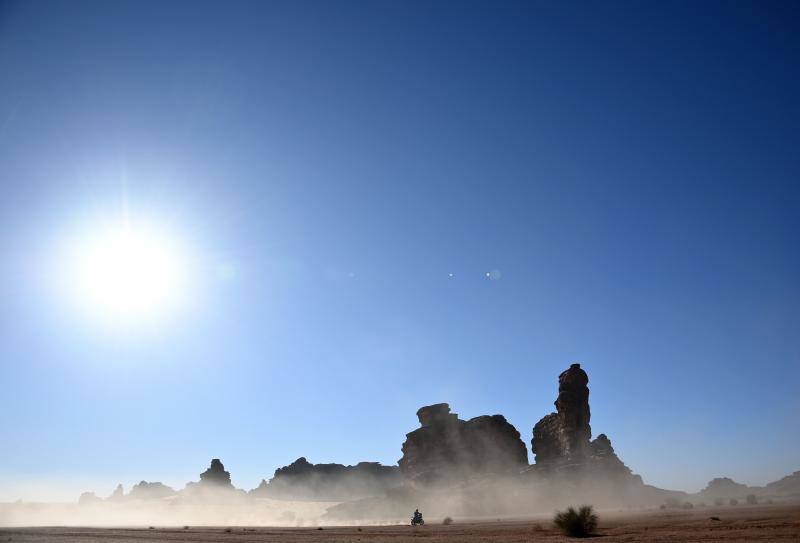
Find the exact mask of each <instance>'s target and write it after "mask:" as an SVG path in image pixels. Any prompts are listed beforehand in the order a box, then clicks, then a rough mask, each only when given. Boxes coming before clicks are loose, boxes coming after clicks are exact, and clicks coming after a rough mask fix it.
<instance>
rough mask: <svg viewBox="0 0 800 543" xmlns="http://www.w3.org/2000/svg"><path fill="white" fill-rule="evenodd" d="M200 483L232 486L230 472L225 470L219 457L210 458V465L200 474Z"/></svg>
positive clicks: (223, 486)
mask: <svg viewBox="0 0 800 543" xmlns="http://www.w3.org/2000/svg"><path fill="white" fill-rule="evenodd" d="M200 485H202V486H205V487H221V488H233V484H231V474H230V473H229V472H227V471H225V466H223V465H222V462H221V461H220V459H219V458H214V459H212V460H211V466H210V467H209V468H208V469H207V470H205V471H204V472H203V473H201V474H200Z"/></svg>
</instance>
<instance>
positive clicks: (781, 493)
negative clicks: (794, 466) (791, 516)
mask: <svg viewBox="0 0 800 543" xmlns="http://www.w3.org/2000/svg"><path fill="white" fill-rule="evenodd" d="M759 493H760V494H761V495H762V496H768V497H776V498H800V471H795V472H794V473H792V474H791V475H787V476H786V477H784V478H782V479H779V480H777V481H773V482H771V483H769V484H768V485H767V486H765V487H764V488H762V489H760V491H759Z"/></svg>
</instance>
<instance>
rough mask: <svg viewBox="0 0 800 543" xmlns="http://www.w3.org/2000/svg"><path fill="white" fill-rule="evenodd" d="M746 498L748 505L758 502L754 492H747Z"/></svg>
mask: <svg viewBox="0 0 800 543" xmlns="http://www.w3.org/2000/svg"><path fill="white" fill-rule="evenodd" d="M746 500H747V503H749V504H750V505H755V504H757V503H758V498H756V495H755V494H748V495H747V498H746Z"/></svg>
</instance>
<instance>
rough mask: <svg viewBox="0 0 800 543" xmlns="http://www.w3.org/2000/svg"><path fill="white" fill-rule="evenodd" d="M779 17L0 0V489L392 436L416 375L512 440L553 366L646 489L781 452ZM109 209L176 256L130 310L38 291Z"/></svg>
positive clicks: (272, 463) (795, 234) (464, 5)
mask: <svg viewBox="0 0 800 543" xmlns="http://www.w3.org/2000/svg"><path fill="white" fill-rule="evenodd" d="M798 36H800V11H799V10H798V4H797V3H792V2H788V3H785V4H783V3H780V2H750V3H748V2H723V3H720V4H715V3H713V2H677V3H672V2H650V3H644V2H629V3H628V2H613V3H608V2H594V3H583V2H582V3H576V4H573V5H567V4H565V3H561V2H547V3H538V2H525V3H520V4H516V3H511V2H481V3H476V2H459V3H444V2H436V3H430V2H421V3H414V2H366V3H351V2H313V3H304V2H294V1H292V2H285V3H282V2H252V3H247V2H218V3H216V4H211V3H206V4H203V3H198V2H185V3H182V2H150V3H148V2H138V1H137V2H52V3H49V2H35V1H34V2H10V3H9V2H2V3H0V190H1V191H2V192H0V250H1V251H2V253H0V254H2V264H0V300H2V306H1V307H2V308H1V309H0V364H2V394H0V440H2V446H0V499H3V500H5V499H16V498H18V497H25V498H29V499H30V498H34V497H39V498H42V499H50V498H56V497H64V498H70V499H72V498H76V497H77V494H76V493H77V492H78V491H80V490H89V489H93V490H97V491H98V492H99V493H101V494H104V493H107V492H110V491H111V490H112V489H113V486H114V485H115V484H116V483H117V482H123V483H125V484H126V485H130V484H131V483H133V482H137V481H139V480H140V479H147V480H161V481H164V482H166V483H168V484H172V485H175V486H179V487H182V485H183V484H184V483H185V482H186V481H189V480H191V479H196V478H197V474H198V473H199V472H200V471H202V470H203V469H205V467H206V465H207V463H208V461H209V460H210V458H212V457H220V458H222V459H223V461H224V463H225V465H226V467H227V468H228V469H229V470H230V471H231V472H232V475H233V480H234V483H235V484H236V485H237V486H240V487H243V488H252V487H254V486H256V485H257V484H258V482H259V481H260V479H261V478H262V477H269V476H270V475H271V474H272V472H273V470H274V469H275V468H276V467H278V466H281V465H285V464H287V463H289V462H291V461H292V460H294V459H295V458H297V457H299V456H306V457H308V458H309V460H310V461H312V462H343V463H354V462H358V461H360V460H376V461H381V462H384V463H394V462H395V461H396V460H397V459H398V458H399V457H400V445H401V443H402V442H403V439H404V434H405V433H406V432H409V431H411V430H413V429H414V428H416V427H417V421H416V417H415V411H416V409H417V408H418V407H420V406H422V405H426V404H430V403H434V402H441V401H446V402H449V403H450V404H451V406H452V407H453V409H454V411H456V412H458V413H459V414H461V415H462V417H464V418H469V417H474V416H478V415H482V414H494V413H502V414H504V415H505V416H506V417H507V418H508V419H509V421H510V422H511V423H513V424H514V425H515V426H516V427H517V428H518V429H519V431H520V432H521V433H522V436H523V439H524V440H525V441H526V443H527V444H528V445H530V443H529V442H530V438H531V428H532V426H533V425H534V424H535V423H536V421H537V420H539V418H541V417H542V416H544V415H545V414H547V413H549V412H550V411H551V410H552V402H553V400H554V399H555V397H556V394H557V383H556V378H557V375H558V373H559V372H560V371H561V370H563V369H564V368H566V367H567V366H568V365H569V363H571V362H574V361H580V362H581V363H582V364H583V366H584V367H585V368H586V370H587V371H588V372H589V376H590V380H591V382H590V388H591V406H592V414H593V417H592V427H593V430H594V433H595V435H596V434H599V433H601V432H603V433H606V434H608V435H609V436H610V438H611V439H612V442H613V443H614V446H615V448H616V449H617V451H618V453H619V454H620V456H621V457H622V459H623V460H624V461H625V462H626V463H627V464H628V465H629V466H630V467H632V468H633V469H634V471H636V472H637V473H640V474H641V475H642V476H643V477H644V478H645V480H646V481H647V482H649V483H652V484H656V485H659V486H662V487H668V488H678V489H686V490H697V489H699V488H701V487H702V486H704V484H705V482H706V481H707V480H709V479H710V478H712V477H715V476H722V475H726V476H731V477H734V478H735V479H737V480H740V481H742V482H746V483H751V484H763V483H766V482H767V481H770V480H774V479H777V478H779V477H780V476H782V475H785V474H787V473H790V472H792V471H794V470H797V469H800V423H799V422H798V418H797V416H798V413H800V394H798V392H799V391H800V243H798V241H799V240H798V238H799V237H800V236H799V234H800V183H799V182H798V180H799V179H800V159H799V158H798V157H799V156H800V154H798V151H799V150H800V133H798V126H800V107H799V105H798V96H800V79H798V67H800V62H799V61H800V41H799V40H800V38H798ZM123 204H124V206H125V207H126V208H127V213H128V214H129V215H130V216H131V217H134V218H141V217H146V218H148V220H153V221H155V222H157V223H159V224H161V225H166V228H167V229H168V230H169V232H170V233H171V234H172V235H174V236H175V237H176V238H177V239H180V240H181V243H182V246H183V247H184V248H185V250H186V252H187V254H191V255H192V256H191V258H190V266H189V269H190V274H191V283H192V285H193V287H192V291H191V292H192V300H191V303H186V304H185V305H184V306H182V308H179V309H177V310H175V311H173V312H172V313H171V314H170V315H169V317H165V318H162V319H160V320H159V321H158V324H151V325H149V326H141V325H138V326H135V327H130V328H126V327H106V326H102V325H100V324H98V323H97V322H93V321H90V320H87V319H86V318H83V317H82V316H80V315H77V314H75V313H74V312H73V311H72V310H71V309H70V308H69V307H68V306H67V305H65V303H64V301H63V299H62V298H63V297H62V296H61V295H60V293H59V292H58V290H59V288H60V286H63V285H61V283H63V282H64V281H63V277H59V275H60V273H61V270H62V269H63V268H64V267H67V266H68V263H59V262H58V259H57V258H55V257H54V255H55V251H54V249H53V247H55V246H57V245H58V243H59V242H60V239H61V238H62V237H65V236H67V235H68V233H69V232H71V231H72V229H74V228H75V225H76V224H84V223H87V221H88V219H87V218H91V217H95V216H112V217H113V216H115V215H119V214H120V213H122V208H123ZM492 271H496V272H499V273H494V274H493V275H492V277H491V278H487V277H486V273H487V272H492ZM451 273H452V274H453V276H452V277H450V275H449V274H451ZM530 456H531V460H532V455H530Z"/></svg>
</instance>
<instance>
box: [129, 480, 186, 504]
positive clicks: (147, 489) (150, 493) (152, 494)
mask: <svg viewBox="0 0 800 543" xmlns="http://www.w3.org/2000/svg"><path fill="white" fill-rule="evenodd" d="M176 494H177V492H176V491H175V490H174V489H172V488H170V487H168V486H167V485H165V484H164V483H159V482H153V483H148V482H147V481H141V482H140V483H139V484H138V485H133V488H131V491H130V492H129V493H128V498H130V499H132V500H160V499H162V498H169V497H170V496H175V495H176Z"/></svg>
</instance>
